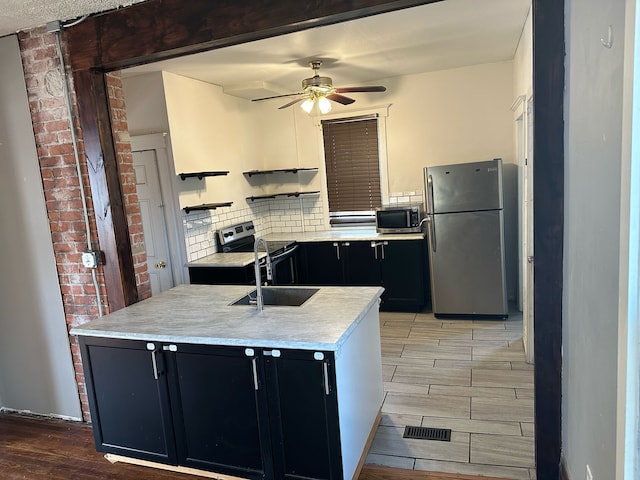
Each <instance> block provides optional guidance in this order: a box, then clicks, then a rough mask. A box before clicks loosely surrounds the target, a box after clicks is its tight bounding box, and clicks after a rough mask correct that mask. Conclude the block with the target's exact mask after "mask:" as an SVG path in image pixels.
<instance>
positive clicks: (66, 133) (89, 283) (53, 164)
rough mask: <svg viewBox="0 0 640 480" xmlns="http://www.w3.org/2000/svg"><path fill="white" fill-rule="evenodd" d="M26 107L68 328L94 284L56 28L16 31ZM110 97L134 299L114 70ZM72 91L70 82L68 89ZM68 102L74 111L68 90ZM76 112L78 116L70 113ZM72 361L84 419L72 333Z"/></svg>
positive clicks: (92, 312) (90, 302)
mask: <svg viewBox="0 0 640 480" xmlns="http://www.w3.org/2000/svg"><path fill="white" fill-rule="evenodd" d="M18 38H19V42H20V50H21V54H22V63H23V69H24V73H25V83H26V85H27V93H28V97H29V107H30V110H31V119H32V122H33V130H34V137H35V141H36V147H37V151H38V158H39V162H40V171H41V175H42V184H43V188H44V195H45V202H46V209H47V215H48V219H49V226H50V229H51V241H52V243H53V251H54V255H55V260H56V265H57V270H58V278H59V282H60V291H61V294H62V302H63V306H64V311H65V319H66V323H67V329H68V330H70V329H71V328H72V327H74V326H77V325H81V324H83V323H86V322H87V321H89V320H93V319H95V318H97V316H98V306H97V302H96V295H95V293H96V292H95V287H94V285H93V280H92V277H91V271H90V270H89V269H87V268H85V267H84V266H83V265H82V262H81V254H82V252H84V251H86V250H87V248H88V247H87V236H86V228H85V220H84V214H83V208H82V201H81V195H80V182H79V178H78V175H77V169H76V164H75V157H74V153H73V144H72V137H71V131H70V127H69V120H68V118H69V117H68V109H67V107H66V101H65V98H64V92H63V90H62V87H61V85H62V84H61V83H60V82H61V81H62V80H61V76H60V75H59V72H60V63H59V61H58V57H57V53H56V47H55V45H56V37H55V34H50V33H47V32H46V29H45V28H44V27H42V28H36V29H33V30H30V31H27V32H21V33H20V34H19V35H18ZM107 85H108V89H109V90H108V91H109V96H110V100H111V107H112V118H113V124H112V125H113V131H114V138H116V139H117V142H116V146H117V149H118V151H117V154H118V162H119V168H120V172H121V181H122V185H123V192H124V199H123V201H124V205H125V209H126V212H127V218H128V221H129V226H130V235H131V242H132V249H133V253H134V263H135V268H136V280H137V284H138V294H139V298H141V299H142V298H146V297H148V296H150V295H151V287H150V284H149V276H148V273H147V268H146V252H145V249H144V238H143V234H142V218H141V216H140V208H139V205H138V197H137V194H136V185H135V175H134V172H133V156H132V154H131V146H130V144H129V136H128V131H127V122H126V112H125V105H124V99H123V94H122V82H121V78H120V76H119V75H118V74H113V75H109V76H108V79H107ZM71 89H72V90H73V87H71ZM72 101H73V105H72V108H73V109H74V110H75V109H76V102H75V95H73V91H72ZM74 118H77V116H74ZM74 123H75V125H76V133H77V137H78V147H79V152H80V164H81V172H82V180H83V183H84V189H85V195H86V197H87V204H88V210H89V219H90V229H91V235H90V237H91V245H92V248H93V249H96V250H99V248H100V246H99V245H98V235H97V230H96V225H95V217H94V213H93V204H92V202H91V188H90V185H89V178H88V175H87V171H86V160H85V157H84V148H83V144H82V132H81V131H80V129H79V127H78V124H77V121H75V122H74ZM97 277H98V284H99V289H100V294H101V300H102V304H103V310H104V312H105V313H108V310H109V306H108V299H107V297H106V289H105V286H104V277H103V275H102V272H101V268H98V269H97ZM69 344H70V349H71V353H72V356H73V364H74V369H75V373H76V382H77V384H78V393H79V396H80V400H81V404H82V412H83V418H84V420H86V421H88V420H89V405H88V402H87V396H86V389H85V383H84V375H83V371H82V364H81V360H80V351H79V347H78V343H77V340H76V338H75V337H73V336H69Z"/></svg>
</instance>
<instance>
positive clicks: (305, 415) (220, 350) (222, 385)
mask: <svg viewBox="0 0 640 480" xmlns="http://www.w3.org/2000/svg"><path fill="white" fill-rule="evenodd" d="M79 340H80V345H81V349H82V359H83V365H84V371H85V377H86V384H87V393H88V396H89V403H90V408H91V418H92V422H93V429H94V436H95V441H96V448H97V450H98V451H101V452H105V453H114V454H119V455H123V456H127V457H133V458H138V459H143V460H151V461H154V462H159V463H167V464H172V465H180V466H187V467H192V468H197V469H201V470H208V471H214V472H217V473H221V474H228V475H234V476H238V477H243V478H250V479H256V480H257V479H265V480H268V479H273V480H275V479H285V478H286V479H292V480H293V479H299V480H302V479H307V480H309V479H319V480H320V479H322V480H325V479H326V480H338V479H342V460H341V449H340V429H339V421H338V401H337V392H336V388H335V385H336V383H335V367H334V358H333V353H331V352H313V351H298V350H263V349H253V348H241V347H231V346H220V347H218V346H205V345H186V344H177V345H175V344H165V343H158V342H143V341H136V340H114V339H104V338H94V337H84V336H83V337H79Z"/></svg>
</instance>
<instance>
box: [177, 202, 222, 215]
mask: <svg viewBox="0 0 640 480" xmlns="http://www.w3.org/2000/svg"><path fill="white" fill-rule="evenodd" d="M231 205H233V202H223V203H203V204H202V205H194V206H187V207H184V208H183V210H184V211H185V213H189V212H194V211H196V210H215V209H216V208H218V207H230V206H231Z"/></svg>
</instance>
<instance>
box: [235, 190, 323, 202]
mask: <svg viewBox="0 0 640 480" xmlns="http://www.w3.org/2000/svg"><path fill="white" fill-rule="evenodd" d="M318 193H320V191H313V192H282V193H272V194H269V195H255V196H251V197H247V200H251V201H252V202H253V201H254V200H264V199H266V198H276V197H299V196H300V195H317V194H318Z"/></svg>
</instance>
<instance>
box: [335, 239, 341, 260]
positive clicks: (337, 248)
mask: <svg viewBox="0 0 640 480" xmlns="http://www.w3.org/2000/svg"><path fill="white" fill-rule="evenodd" d="M333 246H334V247H336V258H337V259H338V260H340V245H338V242H333Z"/></svg>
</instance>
